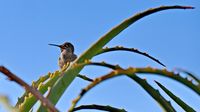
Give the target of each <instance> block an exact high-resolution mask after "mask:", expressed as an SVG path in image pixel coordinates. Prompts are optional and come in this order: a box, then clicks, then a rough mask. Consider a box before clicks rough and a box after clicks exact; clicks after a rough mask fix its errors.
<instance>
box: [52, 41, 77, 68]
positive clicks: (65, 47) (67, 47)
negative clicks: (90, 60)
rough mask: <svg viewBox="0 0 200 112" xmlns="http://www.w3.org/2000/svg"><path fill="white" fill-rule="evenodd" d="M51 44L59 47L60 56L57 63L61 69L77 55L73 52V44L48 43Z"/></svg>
mask: <svg viewBox="0 0 200 112" xmlns="http://www.w3.org/2000/svg"><path fill="white" fill-rule="evenodd" d="M49 45H51V46H57V47H59V48H60V51H61V53H60V56H59V59H58V65H59V67H60V68H61V69H62V68H63V67H64V66H65V65H66V66H69V64H70V62H73V61H74V60H75V59H76V58H77V56H76V55H75V54H74V46H73V45H72V44H71V43H69V42H65V43H64V44H62V45H56V44H49Z"/></svg>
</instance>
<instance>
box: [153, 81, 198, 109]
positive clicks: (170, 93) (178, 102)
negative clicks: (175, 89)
mask: <svg viewBox="0 0 200 112" xmlns="http://www.w3.org/2000/svg"><path fill="white" fill-rule="evenodd" d="M155 82H156V84H157V85H158V86H159V87H160V88H161V89H162V90H163V91H165V93H167V95H169V96H170V97H171V98H172V99H173V100H174V101H175V102H176V103H177V104H178V105H179V106H181V107H182V108H183V109H184V110H185V111H186V112H196V111H195V110H194V109H193V108H192V107H190V106H189V105H187V104H186V103H185V102H183V101H182V100H181V99H180V98H179V97H177V96H175V95H174V94H173V93H172V92H170V91H169V90H168V89H167V88H166V87H164V86H163V85H162V84H160V83H159V82H157V81H155Z"/></svg>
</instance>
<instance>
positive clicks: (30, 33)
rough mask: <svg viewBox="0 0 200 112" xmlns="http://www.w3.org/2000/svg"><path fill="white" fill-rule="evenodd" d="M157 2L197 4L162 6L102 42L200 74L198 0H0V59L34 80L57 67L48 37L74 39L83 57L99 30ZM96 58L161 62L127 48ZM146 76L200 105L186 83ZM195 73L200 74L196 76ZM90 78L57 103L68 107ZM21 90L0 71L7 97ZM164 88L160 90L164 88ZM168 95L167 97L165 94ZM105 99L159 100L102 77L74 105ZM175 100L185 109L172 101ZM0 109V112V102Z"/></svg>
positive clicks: (128, 103)
mask: <svg viewBox="0 0 200 112" xmlns="http://www.w3.org/2000/svg"><path fill="white" fill-rule="evenodd" d="M161 5H191V6H194V7H196V9H194V10H168V11H164V12H159V13H156V14H153V15H151V16H148V17H145V18H144V19H142V20H140V21H138V22H137V23H135V24H133V25H132V26H131V27H129V28H128V29H127V30H125V31H124V32H122V33H121V34H120V35H118V36H117V37H116V38H115V39H113V40H112V41H111V42H110V43H109V44H108V45H107V46H110V47H113V46H116V45H122V46H126V47H134V48H138V49H140V50H141V51H146V52H148V53H149V54H151V55H152V56H155V57H157V58H158V59H160V61H162V62H163V63H165V64H166V65H167V69H169V70H172V69H174V68H175V67H180V68H184V69H187V70H189V71H192V72H193V73H196V74H200V61H199V57H200V53H199V51H200V44H199V42H200V39H199V37H200V22H199V20H200V4H199V1H196V0H190V1H180V0H173V1H171V0H165V1H163V0H162V1H158V0H157V1H156V2H155V1H154V0H149V1H147V0H140V1H134V0H123V1H116V0H109V1H108V0H99V1H94V0H86V1H85V0H84V1H80V0H79V1H77V0H73V1H72V0H71V1H64V0H59V1H53V0H51V1H50V0H43V1H41V0H34V1H26V0H17V1H16V0H2V1H0V51H1V52H0V65H4V66H6V67H8V68H9V69H10V70H11V71H12V72H14V73H15V74H17V75H18V76H19V77H21V78H23V79H24V80H25V81H26V82H28V83H29V84H31V82H32V81H33V80H37V79H38V77H39V76H41V75H44V74H46V73H47V72H54V71H55V70H57V69H58V66H57V59H58V56H59V49H57V48H54V47H50V46H48V44H49V43H57V44H61V43H63V42H65V41H69V42H72V43H73V44H74V46H75V53H76V54H77V55H80V54H81V53H82V52H84V51H85V50H86V49H87V48H88V47H89V46H90V45H91V44H92V43H94V42H95V41H96V40H97V39H98V38H99V37H100V36H102V35H103V34H104V33H106V32H107V31H108V30H109V29H111V28H112V27H114V26H115V25H117V24H119V23H120V22H121V21H122V20H124V19H125V18H127V17H130V16H131V15H133V14H135V13H136V12H140V11H143V10H145V9H148V8H152V7H157V6H161ZM93 60H94V61H103V60H105V61H106V62H109V63H113V64H121V65H123V67H128V66H134V67H146V66H152V67H158V68H162V66H160V65H158V64H157V63H155V62H153V61H152V60H150V59H147V58H146V57H143V56H140V55H138V54H131V53H127V52H114V53H108V54H105V55H101V56H98V57H96V58H94V59H93ZM109 71H110V70H108V69H105V68H101V67H91V66H89V67H86V68H85V69H84V70H83V71H81V73H82V74H86V75H88V76H89V77H92V78H95V77H97V76H100V75H103V74H106V73H108V72H109ZM141 77H146V78H147V80H148V82H149V83H150V84H152V85H153V86H154V87H155V88H159V87H158V86H156V85H155V83H154V82H153V81H154V80H157V81H159V82H161V83H162V84H163V85H164V86H166V87H167V88H168V89H170V90H171V91H172V92H174V93H175V94H176V95H177V96H179V97H180V98H182V99H183V100H184V101H186V103H188V104H190V105H191V106H192V107H194V108H195V109H196V110H197V111H200V105H199V102H200V98H199V96H198V95H197V94H195V93H194V92H193V91H191V90H190V89H188V88H186V87H185V86H183V85H181V84H179V83H178V82H175V81H173V80H171V79H167V78H164V77H158V76H152V75H151V76H148V75H141ZM199 77H200V75H199ZM87 84H88V83H87V82H85V81H83V80H80V79H78V78H77V79H76V80H75V81H74V82H73V83H72V84H71V86H70V87H69V88H68V90H67V91H66V93H65V94H64V95H63V97H62V100H60V101H59V103H58V104H57V107H58V108H59V109H60V110H61V111H65V110H66V109H68V107H69V105H70V103H71V100H72V99H73V98H75V97H76V96H77V95H78V93H79V92H80V89H81V88H83V87H85V86H86V85H87ZM23 92H24V90H23V88H21V87H20V86H18V85H17V84H16V83H14V82H10V81H8V80H6V77H5V76H3V75H2V74H1V75H0V94H4V95H7V96H8V97H9V98H10V100H11V102H12V104H15V103H16V101H17V97H19V96H21V95H22V93H23ZM162 94H164V93H163V92H162ZM164 96H165V97H166V98H167V99H169V97H168V96H166V95H164ZM93 103H96V104H105V105H112V106H115V107H121V108H125V109H127V110H128V111H130V112H133V111H135V112H137V111H142V112H149V111H153V112H160V111H162V110H161V109H160V107H159V106H158V104H157V103H156V102H155V101H154V100H153V99H152V98H151V97H150V96H149V95H148V94H146V92H145V91H144V90H143V89H142V88H141V87H140V86H138V85H137V84H136V83H135V82H133V81H131V80H130V79H128V78H126V77H119V78H115V79H112V80H110V81H106V82H104V83H103V84H101V85H99V86H97V87H95V88H94V89H92V90H91V91H90V92H89V93H88V94H87V95H86V96H85V97H84V98H83V100H81V102H80V103H79V104H93ZM172 104H173V106H174V107H175V108H176V109H177V110H178V112H182V111H183V110H182V109H181V108H180V107H179V106H177V105H176V104H175V103H174V102H173V103H172ZM0 111H2V112H3V109H2V107H1V106H0Z"/></svg>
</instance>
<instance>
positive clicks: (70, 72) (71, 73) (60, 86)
mask: <svg viewBox="0 0 200 112" xmlns="http://www.w3.org/2000/svg"><path fill="white" fill-rule="evenodd" d="M192 8H193V7H189V6H161V7H158V8H151V9H149V10H146V11H144V12H141V13H138V14H136V15H134V16H132V17H130V18H128V19H126V20H125V21H123V22H122V23H121V24H119V25H117V26H115V27H114V28H113V29H111V30H110V31H109V32H108V33H106V34H105V35H103V36H102V37H101V38H100V39H99V40H98V41H97V42H95V43H94V44H93V45H92V46H91V47H90V48H89V49H88V50H87V51H86V52H84V53H83V54H82V55H81V56H80V57H79V58H78V59H77V60H76V61H75V62H74V63H73V65H71V66H70V67H69V68H68V69H67V71H65V72H64V75H63V76H61V77H60V78H59V80H58V81H57V82H56V83H55V85H54V86H53V87H52V88H51V91H50V93H49V95H48V99H49V100H51V102H52V103H53V104H56V103H57V102H58V100H59V99H60V97H61V96H62V94H63V93H64V91H65V90H66V89H67V88H68V86H69V85H70V84H71V82H72V81H73V80H74V79H75V77H76V76H77V75H78V74H79V72H80V71H81V70H82V68H83V67H84V66H82V67H78V68H75V69H73V66H75V65H76V64H77V63H82V62H84V61H85V60H89V59H91V58H92V57H93V56H95V55H96V54H97V53H98V51H99V50H100V49H101V48H102V47H103V46H104V45H105V44H107V43H108V42H109V41H110V40H112V39H113V38H114V37H115V36H117V35H118V34H119V33H120V32H122V31H123V30H125V29H126V28H127V27H129V26H130V25H131V24H133V23H134V22H136V21H137V20H140V19H141V18H143V17H145V16H148V15H150V14H153V13H155V12H159V11H162V10H168V9H192Z"/></svg>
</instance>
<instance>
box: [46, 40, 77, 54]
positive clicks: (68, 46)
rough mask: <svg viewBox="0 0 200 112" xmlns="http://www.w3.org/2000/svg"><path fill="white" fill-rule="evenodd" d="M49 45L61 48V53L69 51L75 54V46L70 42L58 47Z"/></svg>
mask: <svg viewBox="0 0 200 112" xmlns="http://www.w3.org/2000/svg"><path fill="white" fill-rule="evenodd" d="M49 45H51V46H56V47H59V48H60V50H61V52H62V51H63V50H67V51H71V52H72V53H74V46H73V45H72V44H71V43H70V42H65V43H64V44H61V45H57V44H49Z"/></svg>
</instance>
